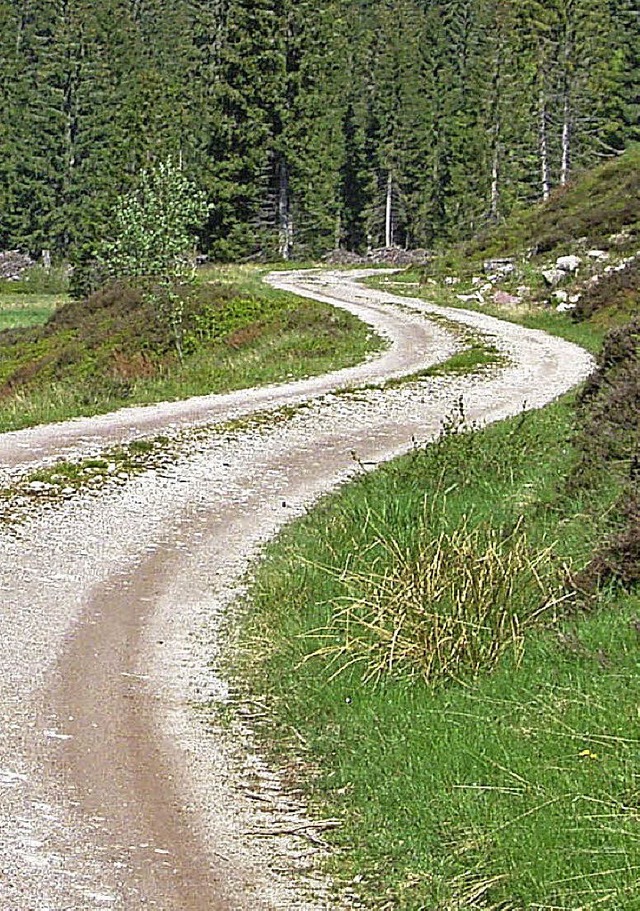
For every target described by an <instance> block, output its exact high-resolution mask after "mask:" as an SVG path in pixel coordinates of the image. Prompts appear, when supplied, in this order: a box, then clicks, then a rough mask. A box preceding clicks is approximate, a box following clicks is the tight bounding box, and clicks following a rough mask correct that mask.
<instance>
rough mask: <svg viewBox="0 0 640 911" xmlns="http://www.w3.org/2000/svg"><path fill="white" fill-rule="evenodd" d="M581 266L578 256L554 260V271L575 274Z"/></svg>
mask: <svg viewBox="0 0 640 911" xmlns="http://www.w3.org/2000/svg"><path fill="white" fill-rule="evenodd" d="M581 265H582V260H581V259H580V257H579V256H574V255H569V256H559V257H558V259H557V260H556V269H561V270H562V271H563V272H577V271H578V269H579V268H580V266H581Z"/></svg>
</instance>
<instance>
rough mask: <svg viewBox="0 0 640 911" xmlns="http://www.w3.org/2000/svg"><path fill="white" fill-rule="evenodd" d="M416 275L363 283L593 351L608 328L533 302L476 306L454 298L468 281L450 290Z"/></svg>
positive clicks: (403, 274) (464, 290) (465, 289)
mask: <svg viewBox="0 0 640 911" xmlns="http://www.w3.org/2000/svg"><path fill="white" fill-rule="evenodd" d="M420 278H421V275H420V273H418V272H416V271H413V270H412V271H409V272H399V273H397V274H395V275H387V276H373V277H371V278H368V279H366V281H365V284H368V285H369V286H370V287H372V288H378V289H380V290H382V291H389V292H390V293H392V294H397V295H399V296H404V297H416V298H421V299H422V300H425V301H428V302H429V303H432V304H437V305H438V306H440V307H452V308H453V309H455V310H474V311H476V312H478V313H486V314H487V315H488V316H495V317H497V318H498V319H502V320H506V321H507V322H513V323H518V324H519V325H521V326H526V327H527V328H528V329H540V330H542V331H544V332H549V333H550V334H551V335H559V336H560V337H562V338H565V339H567V341H570V342H575V343H576V344H577V345H582V347H583V348H586V349H587V350H588V351H591V352H592V353H594V354H595V353H596V352H597V351H599V350H600V347H601V345H602V339H603V337H604V335H605V333H606V331H607V330H608V329H609V328H611V327H610V325H609V324H608V323H607V321H606V320H599V321H587V320H585V321H584V322H576V321H575V320H573V319H572V317H571V315H570V314H568V313H558V312H557V311H556V310H555V309H553V308H550V307H543V306H540V305H537V304H535V303H531V304H529V303H524V304H522V305H519V306H514V307H512V308H508V309H507V308H505V307H499V306H497V305H495V304H491V303H486V304H482V305H480V304H477V303H474V302H473V301H465V302H463V301H460V300H458V298H457V297H456V295H457V294H461V293H464V294H466V293H468V292H469V291H470V290H471V285H470V284H468V283H465V282H462V283H461V284H460V285H456V286H454V288H453V289H452V288H449V287H445V286H443V285H430V284H421V283H420ZM500 287H502V286H500Z"/></svg>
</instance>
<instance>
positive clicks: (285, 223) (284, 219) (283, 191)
mask: <svg viewBox="0 0 640 911" xmlns="http://www.w3.org/2000/svg"><path fill="white" fill-rule="evenodd" d="M278 233H279V253H280V256H281V257H282V259H284V260H288V259H290V258H291V250H292V247H293V223H292V221H291V210H290V203H289V171H288V168H287V165H286V162H284V161H283V162H281V163H280V181H279V187H278Z"/></svg>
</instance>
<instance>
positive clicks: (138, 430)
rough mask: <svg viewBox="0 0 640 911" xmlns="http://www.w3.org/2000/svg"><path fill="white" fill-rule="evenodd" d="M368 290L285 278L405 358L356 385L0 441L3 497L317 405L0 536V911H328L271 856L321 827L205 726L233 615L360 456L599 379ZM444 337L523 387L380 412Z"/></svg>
mask: <svg viewBox="0 0 640 911" xmlns="http://www.w3.org/2000/svg"><path fill="white" fill-rule="evenodd" d="M359 275H360V274H359V273H352V272H351V273H339V272H321V273H278V274H275V275H273V276H271V277H270V281H271V283H272V284H274V285H276V286H277V287H280V288H284V289H287V290H291V291H295V292H296V293H298V294H301V295H304V296H308V297H314V298H318V299H320V300H326V301H329V302H330V303H333V304H335V305H337V306H340V307H344V308H346V309H348V310H350V311H351V312H353V313H355V314H356V315H358V316H360V317H361V318H362V319H365V320H366V321H367V322H369V323H370V324H371V325H372V327H374V328H375V329H376V331H379V332H380V333H381V334H383V335H384V336H385V337H386V338H387V339H388V340H389V343H390V344H389V348H388V349H387V350H386V351H385V352H384V353H383V354H382V355H381V356H379V357H377V358H375V359H372V360H370V361H367V362H366V363H364V364H362V365H360V366H359V367H356V368H352V369H350V370H344V371H338V372H336V373H334V374H330V375H327V376H326V377H321V378H314V379H309V380H305V381H300V382H297V383H292V384H289V385H286V386H274V387H267V388H264V389H260V390H247V391H243V392H238V393H233V394H231V395H227V396H207V397H201V398H198V399H192V400H189V401H187V402H181V403H170V404H160V405H157V406H147V407H144V408H131V409H126V410H122V411H120V412H117V413H115V414H113V415H105V416H101V417H98V418H92V419H82V420H78V421H72V422H68V423H64V424H58V425H50V426H46V427H41V428H34V429H32V430H27V431H20V432H16V433H10V434H5V435H3V436H0V471H3V472H4V474H5V475H6V477H7V478H10V477H11V476H12V475H13V474H15V473H20V472H22V471H25V470H28V469H30V468H33V467H35V466H36V465H38V464H41V463H43V462H50V461H52V460H55V459H56V458H59V457H61V456H65V455H70V454H73V455H74V456H75V455H78V454H82V453H89V452H93V451H95V448H96V447H97V446H102V445H110V444H112V443H114V442H121V441H123V440H128V439H131V438H134V437H137V436H141V435H142V436H143V435H155V434H158V433H161V432H162V433H168V432H169V433H170V432H174V431H176V430H178V429H184V428H187V427H190V426H194V425H198V426H199V425H209V424H218V423H220V422H221V421H224V420H226V419H227V418H235V417H238V416H241V415H247V414H250V413H251V412H252V411H255V410H257V409H271V408H276V407H279V406H281V405H284V404H287V405H291V404H301V403H305V407H304V408H300V409H298V410H293V411H291V413H290V414H289V416H288V417H287V419H286V420H284V421H280V422H277V423H276V422H274V423H269V422H268V421H267V422H262V423H260V424H259V425H258V424H256V425H248V426H247V428H246V429H244V430H242V429H238V430H236V431H229V432H220V433H214V434H211V435H209V436H206V435H204V436H203V435H200V436H199V437H198V438H197V440H195V439H194V442H193V444H192V445H191V446H187V447H185V451H184V453H183V455H182V456H181V457H180V458H178V459H177V461H176V463H175V464H174V465H173V466H171V467H164V468H162V469H156V470H150V471H148V472H146V473H145V474H143V475H141V476H138V477H136V478H133V479H131V480H129V481H128V482H127V483H126V484H125V485H123V486H122V487H118V488H114V489H113V490H111V491H110V492H108V493H106V494H105V493H103V494H102V495H100V496H93V495H90V494H89V493H87V494H84V495H79V496H77V497H76V498H74V499H71V500H69V501H68V502H65V503H62V504H60V505H59V506H58V507H55V508H53V509H50V510H47V511H44V512H42V513H41V514H36V515H33V516H32V517H31V518H30V519H29V520H28V521H27V522H26V523H25V524H24V525H23V526H21V527H20V528H19V529H18V531H17V532H16V531H15V530H14V531H11V532H9V531H6V532H0V598H1V601H0V641H1V642H2V649H1V651H0V713H1V717H2V723H3V736H2V738H1V740H0V857H2V866H1V872H0V907H1V908H3V909H7V911H45V909H46V911H54V909H55V911H89V909H94V908H114V909H125V911H129V909H138V908H160V909H162V911H205V909H206V911H217V909H234V911H242V909H252V911H259V909H288V911H293V909H308V911H312V909H320V908H328V907H329V899H328V898H327V897H326V894H325V884H324V883H323V880H322V879H321V878H318V877H317V876H316V874H315V873H314V864H315V855H314V852H313V851H312V850H308V849H307V847H306V846H307V844H308V843H307V841H303V840H301V839H298V838H296V837H295V835H294V836H291V837H289V838H284V837H280V836H276V837H274V838H271V839H268V838H267V839H265V838H264V837H263V836H264V834H265V832H266V830H282V829H287V830H288V831H289V832H296V831H297V832H300V831H312V830H307V829H304V826H306V825H307V824H308V823H309V820H307V819H306V818H305V815H304V807H302V806H301V805H299V804H296V803H295V802H292V801H291V800H289V799H288V798H287V797H286V795H283V794H282V793H281V792H280V791H279V790H278V771H277V770H270V769H268V768H266V767H265V766H264V764H263V763H262V762H261V760H260V757H259V756H258V755H256V754H255V751H253V750H252V747H251V743H250V742H247V741H246V740H243V741H242V743H240V744H236V743H234V742H233V737H232V736H231V735H230V734H229V732H227V733H226V734H225V735H224V736H221V735H220V734H219V733H216V732H214V731H213V730H212V728H211V727H210V726H208V725H207V724H206V722H204V721H203V720H202V718H203V715H204V713H203V712H202V711H201V710H200V709H201V708H202V707H206V706H207V705H208V703H209V702H210V701H211V700H212V699H213V700H220V699H224V697H225V685H224V681H222V680H220V679H219V678H218V676H217V675H216V671H215V656H216V647H217V639H218V635H219V633H218V630H219V627H220V624H221V623H222V621H223V618H224V614H225V609H226V608H227V606H228V605H229V604H230V603H231V602H233V600H234V598H235V597H236V595H237V593H238V590H239V586H240V584H241V580H242V577H243V574H244V573H245V571H246V568H247V566H248V565H249V563H250V561H251V560H253V559H254V558H255V557H256V555H257V554H258V553H259V549H260V547H261V546H262V545H263V543H264V542H265V541H266V540H267V539H269V538H270V537H271V536H273V535H274V534H275V533H276V532H277V531H278V529H280V528H281V527H282V526H283V524H284V523H285V522H287V521H289V520H290V519H291V518H292V517H293V516H295V515H299V514H301V513H302V512H303V511H304V510H305V509H307V508H308V507H309V505H310V504H312V503H313V502H314V501H316V500H317V499H318V497H320V496H321V495H322V494H323V493H324V492H326V491H328V490H330V489H332V488H335V487H336V486H337V485H338V484H340V483H341V482H343V481H344V480H345V479H347V478H348V477H349V476H351V474H352V473H353V471H354V470H360V468H359V467H357V466H356V462H355V461H354V453H355V455H356V457H357V465H358V466H359V465H362V464H365V465H374V464H377V463H379V462H381V461H383V460H387V459H389V458H391V457H393V456H394V455H396V454H398V453H400V452H403V451H406V450H407V449H408V448H409V447H410V446H411V445H412V444H413V441H414V440H416V439H417V440H419V441H426V440H428V439H430V438H432V437H433V436H434V434H436V433H437V431H438V429H439V427H440V422H441V420H442V418H443V416H444V415H445V414H446V413H447V412H449V411H450V409H451V407H452V405H453V403H455V402H456V401H458V400H459V399H460V398H461V397H462V398H463V400H464V408H465V414H466V415H467V417H468V419H469V420H474V421H479V422H485V421H491V420H497V419H500V418H502V417H505V416H507V415H509V414H514V413H517V412H519V411H521V410H522V408H523V407H530V408H531V407H540V406H542V405H543V404H545V403H546V402H548V401H550V400H552V399H554V398H555V397H557V396H558V395H559V394H561V393H562V392H564V391H565V390H567V389H568V388H570V387H571V386H573V385H574V384H576V383H578V382H580V381H581V380H582V379H584V378H585V377H586V376H587V375H588V373H589V372H590V370H591V369H592V361H591V358H590V357H589V356H588V355H587V354H586V353H585V352H584V351H582V349H580V348H578V347H576V346H574V345H571V344H569V343H567V342H564V341H562V340H559V339H556V338H551V337H549V336H547V335H545V334H543V333H539V332H535V331H533V330H526V329H523V328H521V327H518V326H515V325H513V324H508V323H502V322H500V321H498V320H495V319H492V318H490V317H487V316H485V315H483V314H476V313H467V312H464V311H443V310H442V309H441V308H437V307H434V306H432V305H429V304H426V303H425V302H424V301H418V300H410V299H406V298H396V297H393V296H391V295H389V294H387V293H385V292H378V291H370V290H368V289H364V288H362V287H361V286H359V285H358V284H357V281H358V277H359ZM430 314H433V315H435V316H437V317H441V316H446V317H447V319H449V320H450V321H452V322H457V323H459V324H461V325H462V326H466V327H470V328H472V329H473V330H474V331H475V332H477V333H481V334H483V335H485V336H487V337H489V338H490V341H491V343H492V344H494V345H496V346H497V347H498V348H499V349H500V350H502V351H503V352H504V353H505V355H507V357H508V359H509V363H508V365H507V366H505V367H502V368H500V370H499V371H493V372H487V373H484V374H480V375H477V376H474V377H465V378H460V377H458V378H456V377H446V376H442V377H437V378H431V379H427V380H423V381H421V382H419V383H406V384H395V385H394V386H393V387H392V388H387V389H383V388H375V386H376V384H378V385H380V384H382V383H383V382H384V380H385V379H386V378H388V377H392V376H393V377H398V376H402V375H408V374H412V373H414V372H416V371H418V370H420V369H423V368H424V367H425V366H427V365H428V364H430V363H434V362H436V361H440V360H443V359H444V358H446V357H448V356H449V355H450V354H451V353H452V352H453V351H454V350H456V349H457V348H458V347H459V345H460V341H459V339H458V338H456V337H455V336H454V335H453V334H452V333H451V332H450V331H449V330H448V329H447V328H446V327H443V324H442V323H441V322H432V321H430V320H429V319H428V316H429V315H430ZM425 317H427V318H425ZM358 386H360V387H365V386H366V387H367V388H366V389H365V388H362V389H361V391H359V392H358V393H357V394H336V393H335V390H339V389H343V390H344V389H346V388H349V387H358ZM372 387H374V388H372Z"/></svg>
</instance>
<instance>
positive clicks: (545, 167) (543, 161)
mask: <svg viewBox="0 0 640 911" xmlns="http://www.w3.org/2000/svg"><path fill="white" fill-rule="evenodd" d="M538 146H539V152H540V176H541V178H542V198H543V199H544V200H545V201H546V200H547V199H549V196H550V195H551V184H550V181H549V141H548V137H547V99H546V95H545V92H544V89H542V90H541V91H540V124H539V135H538Z"/></svg>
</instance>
